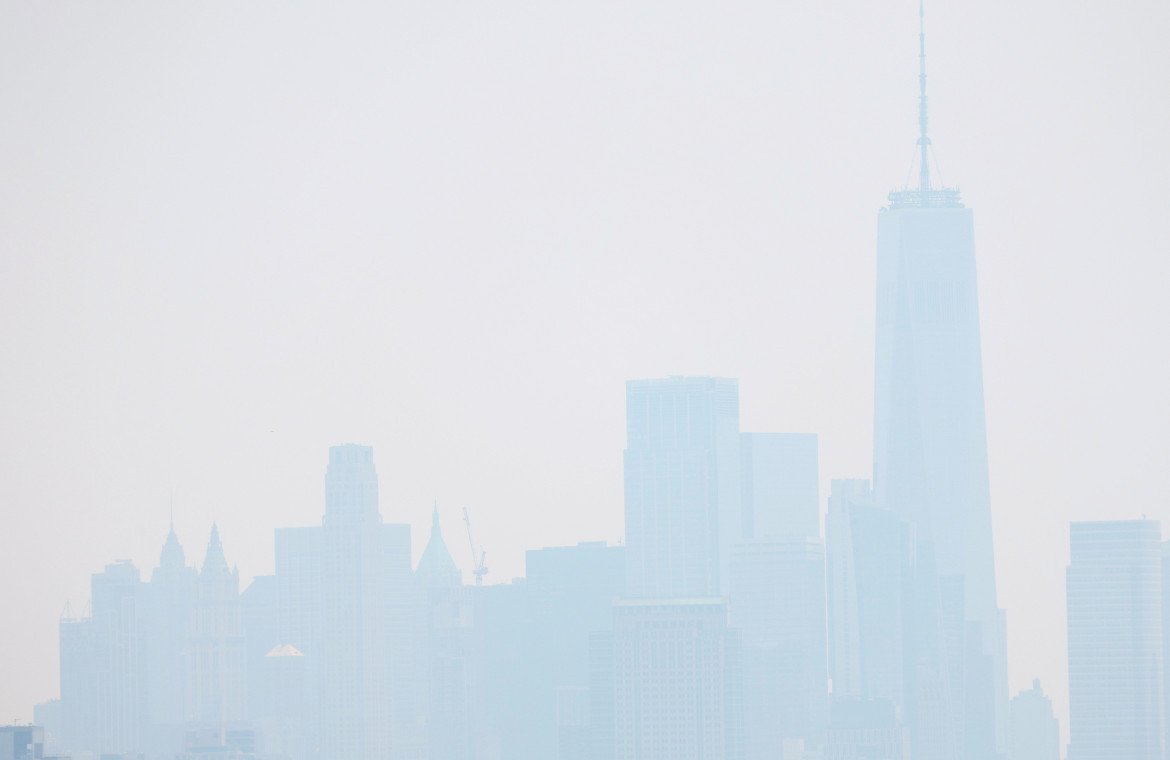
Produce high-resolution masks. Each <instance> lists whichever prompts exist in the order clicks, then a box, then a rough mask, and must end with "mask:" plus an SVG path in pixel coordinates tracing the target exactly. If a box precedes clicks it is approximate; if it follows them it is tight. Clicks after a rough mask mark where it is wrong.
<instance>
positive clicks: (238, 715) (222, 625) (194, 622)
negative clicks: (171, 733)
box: [187, 525, 248, 740]
mask: <svg viewBox="0 0 1170 760" xmlns="http://www.w3.org/2000/svg"><path fill="white" fill-rule="evenodd" d="M191 617H192V619H191V635H190V639H189V643H188V651H187V654H188V657H187V721H188V722H189V723H191V724H194V725H195V726H197V727H198V728H199V729H201V730H202V731H203V732H204V733H205V734H209V735H210V734H215V735H220V734H222V733H223V732H225V731H227V730H244V729H242V727H241V726H240V725H239V724H241V723H242V722H243V721H244V720H245V719H246V718H247V711H248V707H247V706H248V701H247V700H248V696H247V675H246V670H245V668H246V663H245V649H244V624H243V620H242V618H241V613H240V573H239V570H237V569H233V568H229V567H228V564H227V558H226V557H225V556H224V553H223V544H222V543H221V542H220V539H219V528H218V527H216V526H214V525H213V526H212V527H211V538H210V539H209V540H208V542H207V553H206V555H205V556H204V559H203V566H202V568H200V570H199V578H198V581H197V582H196V591H195V605H194V610H193V614H192V616H191ZM221 740H222V739H221Z"/></svg>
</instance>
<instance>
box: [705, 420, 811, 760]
mask: <svg viewBox="0 0 1170 760" xmlns="http://www.w3.org/2000/svg"><path fill="white" fill-rule="evenodd" d="M740 441H741V449H740V466H741V473H742V479H741V496H742V499H743V521H744V525H745V526H746V527H745V530H744V533H745V534H746V535H745V537H744V539H743V540H742V541H741V543H737V544H736V545H734V546H733V549H732V551H733V553H732V557H731V560H730V565H729V573H730V576H729V579H728V599H729V602H730V607H731V610H730V612H731V624H732V626H734V627H735V628H736V629H738V630H739V631H740V632H741V635H742V640H743V710H744V756H745V757H746V758H747V760H757V759H762V758H771V757H774V756H775V752H776V748H777V747H783V746H784V743H785V742H786V741H787V742H788V743H789V745H792V744H797V745H799V744H801V743H803V745H804V746H805V747H808V748H813V747H820V745H821V743H822V739H823V736H824V732H825V726H826V725H827V723H828V690H829V688H828V684H829V678H828V672H827V667H828V662H827V652H826V630H825V547H824V544H823V543H822V542H821V541H820V535H821V530H820V528H821V523H820V504H819V501H820V499H819V487H818V483H817V437H816V436H815V435H811V434H785V433H744V434H742V435H741V437H740Z"/></svg>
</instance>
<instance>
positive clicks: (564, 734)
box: [553, 687, 596, 760]
mask: <svg viewBox="0 0 1170 760" xmlns="http://www.w3.org/2000/svg"><path fill="white" fill-rule="evenodd" d="M556 704H557V751H556V754H555V755H553V757H555V758H556V760H596V758H594V757H593V755H592V751H593V744H592V737H591V734H590V724H589V689H588V688H578V687H565V688H560V689H557V699H556Z"/></svg>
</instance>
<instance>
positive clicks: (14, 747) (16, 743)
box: [0, 726, 45, 760]
mask: <svg viewBox="0 0 1170 760" xmlns="http://www.w3.org/2000/svg"><path fill="white" fill-rule="evenodd" d="M44 734H45V732H44V728H43V727H41V726H0V760H40V759H41V758H42V757H43V756H44Z"/></svg>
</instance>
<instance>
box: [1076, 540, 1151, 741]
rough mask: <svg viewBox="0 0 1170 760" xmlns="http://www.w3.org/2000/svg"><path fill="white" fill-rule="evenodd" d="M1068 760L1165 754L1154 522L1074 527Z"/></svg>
mask: <svg viewBox="0 0 1170 760" xmlns="http://www.w3.org/2000/svg"><path fill="white" fill-rule="evenodd" d="M1070 539H1071V540H1070V543H1071V550H1072V552H1071V562H1070V563H1069V566H1068V572H1067V595H1068V676H1069V733H1070V743H1069V752H1068V760H1105V758H1119V757H1124V758H1126V759H1127V760H1157V759H1158V758H1161V757H1162V756H1163V744H1164V728H1163V705H1162V699H1163V690H1162V669H1163V661H1162V553H1161V552H1162V547H1161V526H1160V524H1159V523H1158V522H1157V521H1154V520H1131V521H1116V522H1079V523H1073V524H1072V526H1071V530H1070Z"/></svg>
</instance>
